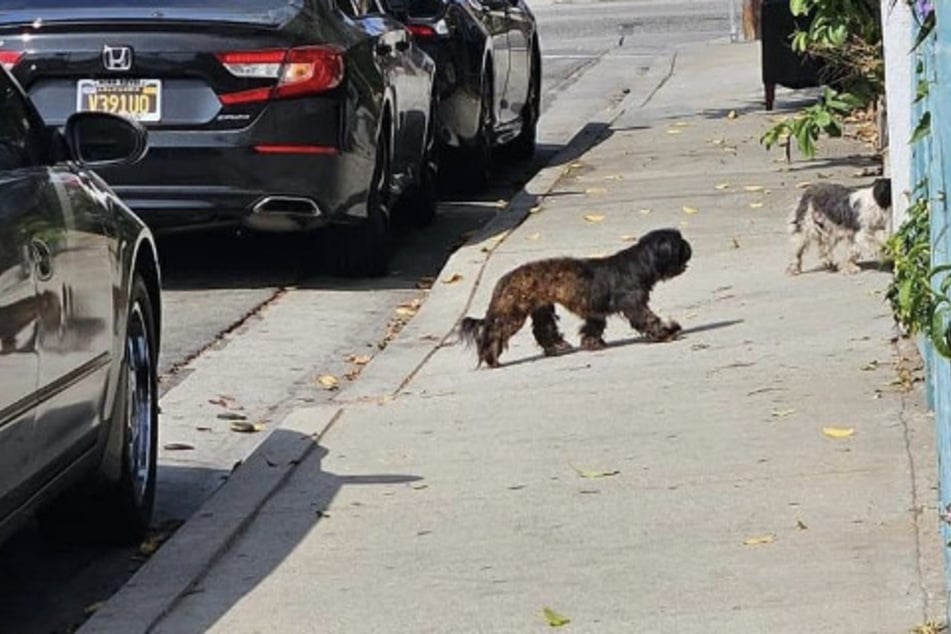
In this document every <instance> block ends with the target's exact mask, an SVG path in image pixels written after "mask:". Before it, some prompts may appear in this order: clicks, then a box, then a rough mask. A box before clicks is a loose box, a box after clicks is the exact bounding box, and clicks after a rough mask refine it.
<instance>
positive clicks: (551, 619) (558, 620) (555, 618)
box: [542, 608, 571, 627]
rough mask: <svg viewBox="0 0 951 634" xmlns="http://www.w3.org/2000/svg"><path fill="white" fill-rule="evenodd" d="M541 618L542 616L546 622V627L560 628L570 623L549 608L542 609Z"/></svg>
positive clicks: (569, 620) (567, 619) (566, 618)
mask: <svg viewBox="0 0 951 634" xmlns="http://www.w3.org/2000/svg"><path fill="white" fill-rule="evenodd" d="M542 616H544V617H545V621H547V622H548V627H562V626H565V625H568V624H569V623H571V619H569V618H568V617H566V616H563V615H561V614H558V613H557V612H555V611H554V610H552V609H551V608H542Z"/></svg>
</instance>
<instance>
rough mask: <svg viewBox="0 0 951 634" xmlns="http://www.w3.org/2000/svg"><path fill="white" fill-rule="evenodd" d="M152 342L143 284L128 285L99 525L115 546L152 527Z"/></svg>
mask: <svg viewBox="0 0 951 634" xmlns="http://www.w3.org/2000/svg"><path fill="white" fill-rule="evenodd" d="M157 343H158V338H157V333H156V332H155V316H154V312H153V307H152V300H151V298H150V297H149V293H148V290H147V289H146V286H145V282H144V281H143V280H142V278H141V276H140V275H138V274H136V275H135V277H134V278H133V280H132V293H131V296H130V298H129V312H128V315H127V317H126V336H125V344H124V346H123V350H124V356H123V360H122V370H121V373H120V378H119V385H118V388H117V392H116V402H115V407H114V409H113V412H112V417H111V420H110V425H111V426H112V427H113V429H114V430H115V431H118V434H119V438H121V448H122V458H121V471H120V477H119V481H118V482H117V483H115V484H113V485H110V486H108V487H106V488H104V490H103V491H102V493H101V497H102V502H103V503H102V511H101V512H102V514H103V523H104V526H105V527H106V529H107V531H108V533H109V534H111V535H112V536H114V537H115V538H116V539H118V540H120V541H134V540H137V539H139V538H141V537H142V536H143V535H144V534H145V532H146V531H147V530H148V528H149V524H150V523H151V521H152V509H153V507H154V505H155V485H156V464H157V455H158V373H157V368H158V345H157Z"/></svg>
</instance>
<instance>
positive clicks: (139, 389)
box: [125, 303, 155, 504]
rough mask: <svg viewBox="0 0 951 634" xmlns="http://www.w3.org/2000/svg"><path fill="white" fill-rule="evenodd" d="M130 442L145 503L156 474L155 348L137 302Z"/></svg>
mask: <svg viewBox="0 0 951 634" xmlns="http://www.w3.org/2000/svg"><path fill="white" fill-rule="evenodd" d="M125 371H126V394H125V399H126V400H125V407H126V430H125V431H126V433H125V439H126V441H125V442H126V446H125V455H126V459H127V461H128V462H127V465H126V466H127V468H128V470H129V477H130V483H131V485H132V494H133V496H134V499H135V502H136V504H142V503H143V502H144V500H145V495H146V492H147V491H148V488H149V480H150V479H151V477H152V453H153V452H152V427H153V425H154V421H153V420H152V416H153V412H154V411H155V406H154V400H155V395H154V394H153V382H152V352H151V349H150V347H149V339H148V334H147V328H146V325H145V318H144V317H143V315H142V308H141V306H140V305H139V304H138V303H136V304H135V305H134V306H133V308H132V312H131V316H130V319H129V330H128V332H127V333H126V369H125Z"/></svg>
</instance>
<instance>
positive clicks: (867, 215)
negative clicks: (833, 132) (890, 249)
mask: <svg viewBox="0 0 951 634" xmlns="http://www.w3.org/2000/svg"><path fill="white" fill-rule="evenodd" d="M891 206H892V184H891V180H889V179H887V178H877V179H875V182H873V183H872V184H871V185H870V186H868V187H861V188H858V189H850V188H848V187H846V186H844V185H837V184H835V183H819V184H816V185H810V186H809V187H807V188H806V191H805V192H803V194H802V198H800V199H799V204H798V205H797V206H796V208H795V209H794V210H793V212H792V213H791V214H790V215H789V233H790V234H791V235H792V251H793V258H792V262H790V263H789V267H788V268H787V269H786V272H787V273H789V274H790V275H798V274H799V273H801V272H802V254H803V253H804V252H805V250H806V248H807V247H808V246H809V244H810V243H811V242H815V243H816V247H817V248H818V249H819V258H820V259H821V260H822V264H823V265H824V266H826V267H827V268H830V269H838V270H840V271H844V272H846V273H857V272H858V271H859V270H860V269H859V265H858V258H859V257H860V256H861V255H863V253H865V252H867V251H868V250H871V249H872V248H874V249H875V250H876V251H878V250H879V249H880V248H881V245H882V243H883V241H884V239H885V237H886V234H887V232H888V230H889V226H890V225H891ZM841 241H845V242H847V243H848V245H849V251H848V254H847V255H846V257H845V259H844V260H842V261H841V262H839V263H836V262H835V260H834V259H833V252H834V250H835V247H836V245H838V244H839V242H841Z"/></svg>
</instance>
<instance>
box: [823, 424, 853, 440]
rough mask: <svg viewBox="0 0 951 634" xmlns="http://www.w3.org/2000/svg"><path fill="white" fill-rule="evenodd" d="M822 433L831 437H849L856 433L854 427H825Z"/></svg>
mask: <svg viewBox="0 0 951 634" xmlns="http://www.w3.org/2000/svg"><path fill="white" fill-rule="evenodd" d="M822 433H823V434H825V435H826V436H828V437H829V438H849V437H851V436H854V435H855V428H854V427H823V428H822Z"/></svg>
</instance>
